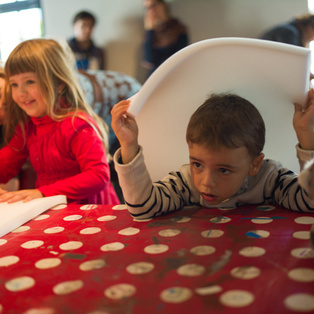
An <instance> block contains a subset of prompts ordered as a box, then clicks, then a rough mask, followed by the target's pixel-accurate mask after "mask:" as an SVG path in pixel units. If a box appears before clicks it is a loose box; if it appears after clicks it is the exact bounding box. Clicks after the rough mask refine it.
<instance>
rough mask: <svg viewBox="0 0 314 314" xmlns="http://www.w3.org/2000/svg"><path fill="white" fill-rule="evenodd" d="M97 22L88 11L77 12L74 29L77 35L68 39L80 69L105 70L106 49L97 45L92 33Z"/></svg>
mask: <svg viewBox="0 0 314 314" xmlns="http://www.w3.org/2000/svg"><path fill="white" fill-rule="evenodd" d="M95 24H96V18H95V16H94V15H93V14H91V13H90V12H87V11H81V12H79V13H77V14H76V15H75V17H74V19H73V30H74V35H75V37H73V38H71V39H70V40H69V41H68V44H69V46H70V48H71V49H72V51H73V53H74V55H75V58H76V66H77V68H78V69H79V70H88V69H89V70H104V69H105V57H104V50H103V49H102V48H99V47H97V46H96V45H95V44H94V42H93V40H92V34H93V30H94V27H95Z"/></svg>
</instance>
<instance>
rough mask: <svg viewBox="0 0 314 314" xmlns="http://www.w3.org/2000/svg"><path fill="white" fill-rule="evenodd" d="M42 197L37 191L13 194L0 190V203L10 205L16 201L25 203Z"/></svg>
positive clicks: (21, 191)
mask: <svg viewBox="0 0 314 314" xmlns="http://www.w3.org/2000/svg"><path fill="white" fill-rule="evenodd" d="M42 197H43V195H42V194H41V192H40V191H39V190H37V189H32V190H20V191H14V192H7V191H6V190H3V189H0V203H2V202H8V203H9V204H11V203H14V202H18V201H23V202H25V203H26V202H29V201H31V200H34V199H36V198H42Z"/></svg>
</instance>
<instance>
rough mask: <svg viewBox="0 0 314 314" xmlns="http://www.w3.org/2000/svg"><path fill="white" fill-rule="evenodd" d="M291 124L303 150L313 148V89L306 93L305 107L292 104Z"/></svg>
mask: <svg viewBox="0 0 314 314" xmlns="http://www.w3.org/2000/svg"><path fill="white" fill-rule="evenodd" d="M294 108H295V111H294V116H293V126H294V129H295V132H296V135H297V138H298V141H299V145H300V147H301V148H302V149H305V150H314V90H313V89H311V90H310V91H309V93H308V97H307V101H306V105H305V108H303V107H302V106H301V105H299V104H294Z"/></svg>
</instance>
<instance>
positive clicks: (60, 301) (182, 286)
mask: <svg viewBox="0 0 314 314" xmlns="http://www.w3.org/2000/svg"><path fill="white" fill-rule="evenodd" d="M313 222H314V216H313V215H306V214H300V213H294V212H291V211H288V210H285V209H282V208H280V207H277V208H275V207H274V206H244V207H240V208H237V209H232V210H228V211H226V210H221V209H206V208H194V209H192V208H189V209H184V210H181V211H178V212H176V213H173V214H170V215H167V216H163V217H159V218H155V219H153V220H147V221H135V220H133V219H132V217H131V216H130V215H129V214H128V212H127V211H126V210H125V209H124V206H123V205H119V206H117V207H114V208H112V207H111V206H96V205H84V206H78V205H68V206H59V207H56V208H54V209H50V210H48V211H47V212H45V213H44V214H43V215H40V216H38V217H37V218H35V219H34V220H32V221H30V222H28V223H26V224H25V225H23V226H22V227H20V228H18V229H16V230H15V231H14V232H11V233H10V234H7V235H6V236H4V237H2V238H0V313H1V314H2V313H25V314H31V313H36V314H39V313H41V314H48V313H49V314H51V313H57V314H59V313H89V314H92V313H94V314H95V313H98V314H100V313H102V314H104V313H113V314H116V313H136V314H137V313H145V314H146V313H163V314H164V313H234V314H237V313H241V314H243V313H269V314H270V313H280V314H281V313H303V312H304V313H314V250H313V248H312V247H311V246H310V240H309V237H310V233H309V230H310V227H311V224H312V223H313Z"/></svg>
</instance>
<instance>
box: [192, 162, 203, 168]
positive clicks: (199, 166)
mask: <svg viewBox="0 0 314 314" xmlns="http://www.w3.org/2000/svg"><path fill="white" fill-rule="evenodd" d="M192 165H193V167H194V168H195V169H200V168H202V165H201V164H200V163H199V162H193V163H192Z"/></svg>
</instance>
